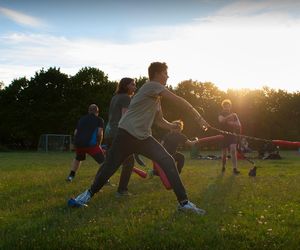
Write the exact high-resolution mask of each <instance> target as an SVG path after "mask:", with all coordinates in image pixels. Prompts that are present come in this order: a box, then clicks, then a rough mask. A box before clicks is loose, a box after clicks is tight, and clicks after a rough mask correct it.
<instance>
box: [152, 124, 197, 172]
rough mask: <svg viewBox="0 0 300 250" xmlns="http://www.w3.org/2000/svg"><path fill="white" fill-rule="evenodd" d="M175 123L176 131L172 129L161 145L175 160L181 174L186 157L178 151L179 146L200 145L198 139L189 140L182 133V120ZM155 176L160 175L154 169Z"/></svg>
mask: <svg viewBox="0 0 300 250" xmlns="http://www.w3.org/2000/svg"><path fill="white" fill-rule="evenodd" d="M173 123H175V124H177V125H178V126H177V128H176V129H171V131H170V132H169V133H167V134H166V135H165V136H164V137H163V139H162V141H161V144H162V145H163V146H164V148H165V149H166V150H167V151H168V153H169V154H170V155H172V157H173V158H174V160H175V162H176V166H177V170H178V172H179V173H181V171H182V168H183V166H184V161H185V157H184V155H183V154H181V153H179V152H178V151H177V149H178V146H179V145H188V146H192V145H195V144H196V143H198V138H196V139H195V140H192V141H191V140H189V139H188V138H187V137H186V135H184V134H183V133H182V130H183V122H182V121H180V120H177V121H173ZM153 174H154V175H158V173H157V171H156V170H154V169H153Z"/></svg>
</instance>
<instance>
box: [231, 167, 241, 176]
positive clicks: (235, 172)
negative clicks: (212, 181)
mask: <svg viewBox="0 0 300 250" xmlns="http://www.w3.org/2000/svg"><path fill="white" fill-rule="evenodd" d="M240 173H241V172H240V171H238V170H237V169H236V168H234V169H233V174H235V175H238V174H240Z"/></svg>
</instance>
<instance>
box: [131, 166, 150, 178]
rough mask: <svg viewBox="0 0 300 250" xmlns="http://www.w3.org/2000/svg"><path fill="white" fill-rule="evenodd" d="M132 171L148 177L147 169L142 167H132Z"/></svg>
mask: <svg viewBox="0 0 300 250" xmlns="http://www.w3.org/2000/svg"><path fill="white" fill-rule="evenodd" d="M132 172H134V173H136V174H137V175H139V176H140V177H142V178H146V177H147V172H145V171H143V170H141V169H138V168H136V167H133V168H132Z"/></svg>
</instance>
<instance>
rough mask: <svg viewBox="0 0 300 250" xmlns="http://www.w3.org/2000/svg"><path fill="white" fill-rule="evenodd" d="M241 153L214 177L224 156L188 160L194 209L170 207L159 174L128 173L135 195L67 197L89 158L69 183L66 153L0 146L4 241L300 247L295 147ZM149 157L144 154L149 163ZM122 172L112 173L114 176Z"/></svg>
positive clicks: (88, 172)
mask: <svg viewBox="0 0 300 250" xmlns="http://www.w3.org/2000/svg"><path fill="white" fill-rule="evenodd" d="M281 156H283V159H282V160H265V161H257V164H258V166H259V168H258V171H257V174H258V176H257V177H255V178H249V177H248V175H247V174H248V170H249V168H250V167H251V164H249V163H248V162H246V161H239V166H240V170H241V175H240V176H233V175H232V173H231V165H229V166H228V169H227V172H226V173H225V175H224V176H222V175H220V161H217V160H211V161H209V160H189V156H188V155H187V161H186V166H185V167H184V169H183V173H182V175H181V176H182V180H183V182H184V184H185V186H186V189H187V192H188V195H189V198H190V199H191V201H193V202H194V203H195V204H197V205H199V207H201V208H204V209H205V210H207V215H206V216H204V217H200V216H198V215H195V214H186V213H182V212H177V211H176V206H177V202H176V198H175V195H174V193H173V192H172V191H166V190H165V189H164V188H163V186H162V184H161V182H160V180H159V178H157V177H155V178H152V179H141V178H140V177H138V176H137V175H135V174H133V175H132V179H131V181H130V184H129V189H130V191H131V192H132V193H134V195H133V196H130V197H127V198H125V197H122V198H116V197H115V191H116V187H108V186H105V187H104V188H103V191H102V192H100V193H99V194H97V195H96V196H95V197H94V198H93V200H92V201H91V202H90V204H89V207H88V208H83V209H70V208H68V207H67V200H68V198H69V197H71V196H72V195H77V194H79V193H80V192H82V191H84V190H85V189H86V188H88V187H89V186H90V184H91V181H92V180H93V177H94V175H95V173H96V171H97V168H98V167H97V166H96V164H95V163H94V162H93V160H92V159H91V158H88V159H87V161H86V162H84V164H83V166H82V168H81V169H80V170H79V172H78V175H77V176H76V178H75V180H74V182H72V183H67V182H66V181H65V178H66V175H67V174H68V172H69V166H70V163H71V160H72V158H73V154H71V153H57V154H55V153H48V154H46V153H0V192H1V203H0V204H1V205H0V206H1V211H0V230H1V235H0V238H1V239H0V249H299V246H300V210H299V208H300V166H299V165H300V164H299V163H300V155H299V154H297V152H296V151H289V152H288V151H286V152H281ZM147 163H148V165H149V162H148V161H147ZM118 178H119V172H117V174H115V175H114V176H113V177H112V178H111V182H113V183H117V182H118Z"/></svg>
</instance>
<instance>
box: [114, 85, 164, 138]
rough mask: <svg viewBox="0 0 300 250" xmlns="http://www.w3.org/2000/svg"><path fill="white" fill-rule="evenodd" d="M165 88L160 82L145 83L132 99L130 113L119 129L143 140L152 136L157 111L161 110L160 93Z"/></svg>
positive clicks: (121, 122) (123, 119)
mask: <svg viewBox="0 0 300 250" xmlns="http://www.w3.org/2000/svg"><path fill="white" fill-rule="evenodd" d="M164 90H165V86H164V85H162V84H160V83H158V82H153V81H150V82H147V83H145V84H144V85H143V86H142V87H141V88H140V89H139V91H138V92H137V93H136V95H135V96H134V97H133V98H132V99H131V102H130V105H129V107H128V111H127V112H126V114H125V115H123V117H122V118H121V120H120V122H119V128H122V129H125V130H126V131H127V132H128V133H130V134H131V135H132V136H134V137H136V138H137V139H140V140H143V139H146V138H148V137H149V136H151V134H152V132H151V127H152V124H153V121H154V118H155V115H156V113H157V111H159V110H160V108H161V107H160V95H159V94H160V93H161V92H162V91H164Z"/></svg>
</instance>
